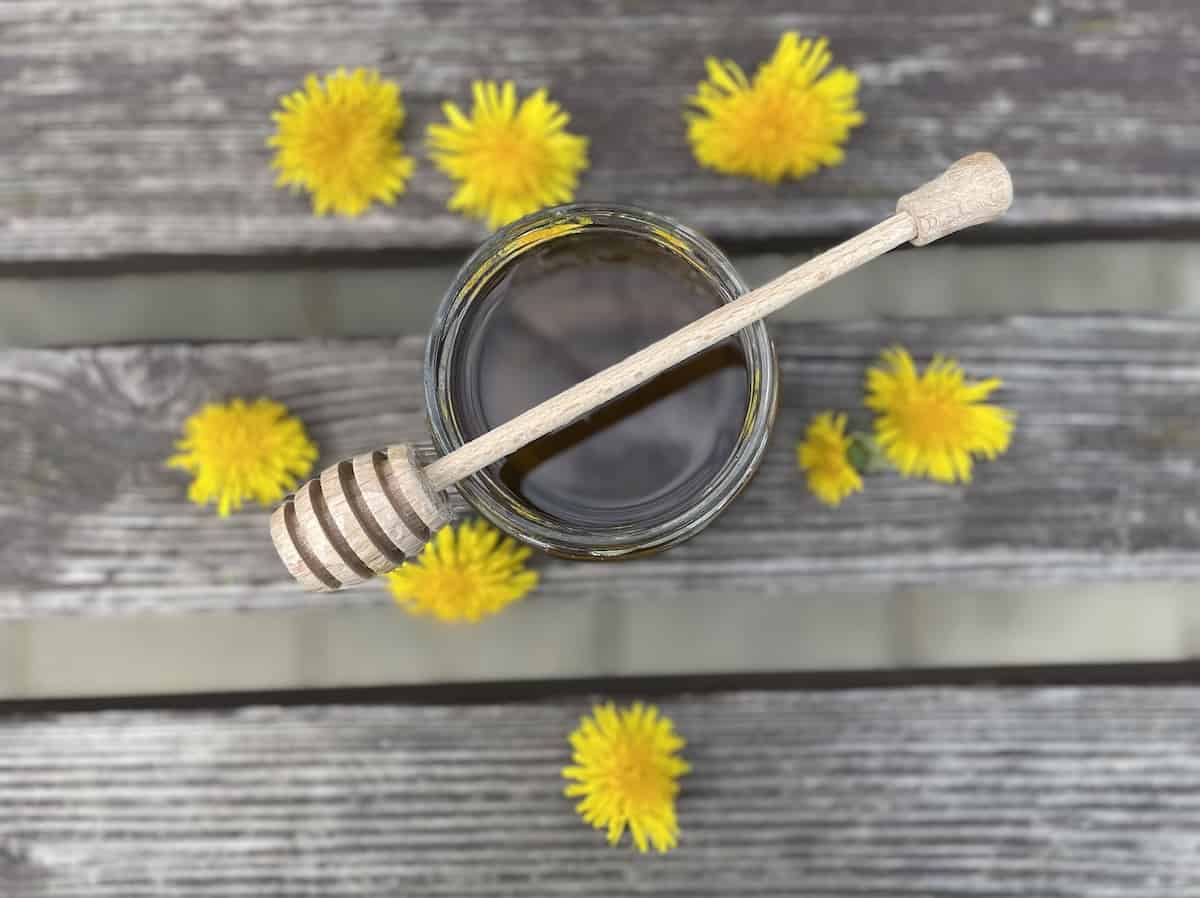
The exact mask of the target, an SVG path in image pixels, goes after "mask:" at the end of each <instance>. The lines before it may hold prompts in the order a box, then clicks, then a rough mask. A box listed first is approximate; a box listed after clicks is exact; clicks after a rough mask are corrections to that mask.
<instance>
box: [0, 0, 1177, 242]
mask: <svg viewBox="0 0 1200 898" xmlns="http://www.w3.org/2000/svg"><path fill="white" fill-rule="evenodd" d="M786 29H798V30H801V31H803V32H805V33H810V34H824V35H827V36H828V37H829V38H830V39H831V41H832V45H833V47H834V49H835V51H836V53H837V57H838V59H839V61H840V62H843V63H845V64H847V65H850V66H852V67H854V68H855V69H856V70H857V71H858V72H859V74H860V75H861V77H862V92H861V102H862V106H863V108H864V110H865V111H866V114H867V117H868V123H867V124H866V126H865V127H863V128H862V129H860V130H859V131H858V132H856V133H855V135H854V138H853V142H852V143H851V145H850V150H849V157H848V161H847V163H846V165H845V166H844V167H842V168H840V169H838V170H835V171H832V172H827V173H824V174H821V175H819V176H817V177H814V178H812V179H810V180H807V181H804V182H802V183H799V184H791V185H787V186H785V187H782V188H780V189H777V190H776V189H771V188H769V187H766V186H764V185H758V184H754V183H750V182H747V181H745V180H742V179H731V178H723V177H720V176H717V175H714V174H711V173H706V172H703V171H702V170H701V169H699V168H698V167H697V166H696V165H695V163H694V162H693V161H692V159H691V156H690V154H689V152H688V150H687V147H686V143H685V140H684V129H683V125H682V121H681V109H682V106H683V103H684V101H685V100H686V98H687V97H688V96H689V94H690V93H691V92H692V91H693V90H694V88H695V84H696V82H697V81H698V80H699V78H700V77H701V75H702V73H703V60H704V57H705V56H706V55H708V54H716V55H719V56H722V57H729V58H733V59H735V60H738V61H739V62H741V63H742V64H743V65H745V66H752V65H753V64H755V63H756V61H757V60H760V59H762V58H763V57H764V56H765V55H766V54H767V53H769V52H770V50H771V49H772V47H773V46H774V43H775V41H776V40H777V38H778V36H779V34H780V33H781V32H782V31H784V30H786ZM0 34H2V35H3V37H4V42H5V53H4V54H3V57H0V83H3V84H4V90H3V92H0V120H2V121H3V122H4V127H3V128H2V129H0V166H2V168H0V260H8V261H22V260H48V259H81V258H102V257H113V256H122V255H129V254H142V253H170V254H184V255H189V254H197V253H205V254H233V255H241V254H247V253H264V252H270V253H274V252H283V251H289V250H295V249H372V248H426V247H449V246H454V247H461V246H467V245H471V244H474V243H475V242H477V241H478V239H479V238H480V237H481V236H482V233H483V231H482V229H481V228H480V227H479V226H478V225H475V224H472V223H469V222H465V221H464V220H462V219H460V218H458V217H456V216H454V215H451V214H449V213H448V212H446V210H445V201H446V198H447V197H448V196H449V193H450V187H449V184H448V183H447V182H446V181H445V180H444V179H443V178H442V176H441V175H439V174H437V173H436V172H435V171H434V170H433V169H432V166H431V165H430V164H429V163H428V162H427V161H422V163H421V165H420V168H419V172H418V176H417V177H416V178H415V180H414V181H413V184H412V187H411V189H410V191H409V194H408V195H407V196H405V197H404V198H403V199H402V201H401V202H400V204H399V205H398V206H396V207H395V208H394V210H391V211H384V212H380V213H378V214H373V215H371V216H369V217H367V218H365V219H363V220H360V221H357V222H352V223H348V222H345V221H340V220H318V219H315V218H313V217H312V216H311V215H310V214H309V211H308V206H307V203H306V202H305V201H304V200H301V199H296V198H292V197H290V196H288V195H287V194H284V193H281V192H278V191H276V190H274V189H273V188H272V186H271V185H272V179H273V176H272V174H271V172H270V171H269V170H268V161H269V158H270V154H269V152H268V150H267V149H266V148H265V146H264V140H265V138H266V136H267V134H268V133H269V131H270V129H271V124H270V112H271V110H272V108H273V107H274V105H275V103H276V100H277V98H278V97H279V96H280V95H282V94H283V93H285V92H287V91H289V90H291V89H292V88H293V87H294V86H295V85H297V84H298V83H299V82H300V81H301V80H302V78H303V77H304V75H305V74H306V73H307V72H309V71H313V70H317V71H325V70H328V69H331V68H333V67H336V66H337V65H349V66H355V65H364V66H377V67H379V68H380V69H381V70H382V71H383V73H384V74H385V75H387V76H389V77H393V78H397V79H399V80H400V81H401V82H402V83H403V85H404V90H405V96H406V98H407V102H408V105H409V109H410V116H409V120H408V124H407V125H406V128H405V130H404V133H403V137H404V138H405V140H406V142H407V145H408V146H409V147H410V148H414V149H417V148H419V146H420V144H421V142H422V139H423V138H422V135H423V134H424V129H425V126H426V125H427V124H429V123H430V122H431V121H434V120H436V119H437V117H438V115H439V113H438V107H439V104H440V102H441V101H442V100H443V99H446V98H458V99H460V100H462V99H465V98H466V97H467V96H468V85H469V83H470V81H471V79H473V78H477V77H486V78H512V79H514V80H515V81H517V82H518V84H519V85H520V86H521V88H522V89H524V90H529V89H532V88H534V87H537V86H541V85H548V86H549V87H550V88H551V89H552V91H553V94H554V96H555V97H556V98H558V99H559V100H561V101H562V103H563V104H564V105H565V107H566V108H567V109H568V110H569V111H570V112H571V113H572V115H573V120H574V127H575V128H576V129H577V130H578V131H579V132H580V133H583V134H586V135H588V136H589V137H590V138H591V140H592V146H591V158H592V168H591V171H590V172H588V173H587V175H586V178H585V180H584V182H583V185H582V189H581V192H580V198H582V199H593V200H602V201H619V202H632V203H637V204H642V205H645V206H648V207H650V208H652V209H655V210H658V211H662V212H666V213H670V214H675V215H677V216H679V217H680V218H682V219H683V220H685V221H687V222H689V223H691V224H693V225H695V226H697V227H699V228H702V229H704V230H706V231H707V232H709V233H710V234H711V235H713V236H714V237H717V238H719V239H737V240H747V239H753V238H760V237H792V236H806V235H827V234H831V233H835V232H846V231H849V230H853V229H858V228H861V227H863V226H864V225H866V224H869V223H872V222H874V221H875V220H877V219H878V218H879V217H880V216H881V215H883V214H884V213H885V212H887V211H889V210H890V209H891V208H892V205H893V204H894V202H895V199H896V197H897V196H898V195H899V194H901V193H903V192H905V191H907V190H909V189H911V188H912V187H914V186H915V185H916V184H918V183H920V182H921V181H924V180H926V179H927V178H929V177H930V176H932V175H933V174H934V173H935V172H936V171H937V170H938V169H939V168H940V167H941V166H943V165H945V164H946V163H947V162H949V161H950V160H952V159H955V158H957V157H958V156H961V155H963V154H965V153H966V152H969V151H972V150H975V149H979V148H989V149H992V150H994V151H995V152H997V153H998V154H999V155H1000V156H1001V157H1002V158H1004V159H1005V160H1007V162H1008V163H1009V164H1010V165H1011V166H1012V169H1013V173H1014V175H1015V180H1016V184H1017V196H1018V200H1017V203H1016V205H1015V206H1014V207H1013V210H1012V213H1011V214H1010V215H1009V216H1008V217H1007V218H1006V219H1005V224H1004V226H1006V227H1023V226H1043V225H1056V226H1057V225H1063V226H1118V227H1125V226H1141V225H1162V224H1168V223H1184V224H1194V223H1195V222H1196V221H1197V219H1198V218H1200V180H1198V179H1197V178H1196V177H1195V172H1196V171H1197V170H1198V169H1200V79H1198V78H1197V77H1195V75H1196V72H1195V67H1194V63H1195V59H1196V58H1197V56H1198V55H1200V9H1198V8H1197V6H1196V4H1195V3H1194V0H1127V2H1123V3H1117V4H1114V3H1113V2H1111V0H1072V2H1068V3H1057V2H1051V0H1046V2H1045V3H1032V2H1015V0H1008V2H991V3H983V2H977V3H973V4H967V5H966V6H964V4H963V3H961V2H960V0H925V2H922V3H920V4H906V5H905V6H904V7H903V9H901V8H899V7H897V6H896V4H893V3H887V2H881V0H811V2H808V3H805V4H802V5H797V4H795V3H792V2H789V0H763V2H756V3H754V4H751V5H750V6H749V7H747V5H746V4H744V3H737V2H733V0H725V2H719V3H700V4H698V3H692V2H687V0H667V2H656V3H653V4H645V3H638V2H634V0H615V2H610V3H605V4H599V5H584V6H579V7H573V8H572V9H571V10H570V11H569V12H567V11H564V9H563V7H562V5H561V4H559V3H554V2H551V0H496V2H492V3H489V4H486V5H485V4H481V3H478V2H475V0H452V2H438V3H430V2H422V0H344V2H339V3H327V2H324V0H255V2H253V3H230V2H227V0H196V2H192V3H186V4H182V3H173V4H172V3H159V2H150V0H66V2H64V0H22V2H10V3H4V4H0Z"/></svg>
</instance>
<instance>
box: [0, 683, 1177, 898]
mask: <svg viewBox="0 0 1200 898" xmlns="http://www.w3.org/2000/svg"><path fill="white" fill-rule="evenodd" d="M660 705H661V707H662V708H663V710H664V711H665V712H666V713H668V714H669V715H671V716H672V717H673V718H674V720H675V722H676V724H677V726H678V728H679V730H680V732H681V733H682V734H683V735H684V737H685V738H686V739H687V740H688V743H689V744H688V746H687V748H686V749H685V752H684V754H685V757H686V758H687V759H688V760H689V761H690V762H691V763H692V765H693V767H694V772H693V773H692V774H691V775H690V776H689V777H687V778H686V779H685V780H684V781H683V791H682V794H681V797H680V799H679V805H678V809H679V816H680V822H681V826H682V835H681V843H680V848H679V849H678V850H677V851H676V852H674V853H672V854H669V855H665V856H658V855H647V856H638V855H637V854H636V853H635V852H633V851H632V850H631V849H630V847H629V846H628V845H625V846H622V847H620V848H618V849H610V848H608V847H607V846H605V844H604V839H603V834H602V833H599V832H596V831H594V830H591V829H590V828H587V827H585V826H584V825H583V824H581V823H580V822H578V820H577V819H576V818H575V816H574V814H573V812H572V809H571V802H569V801H568V800H567V799H565V798H563V797H562V795H561V787H562V780H561V778H560V775H559V771H560V769H561V767H562V766H563V764H564V763H566V762H567V760H568V750H567V743H566V735H567V733H568V732H570V730H571V729H572V728H573V727H574V726H575V724H576V723H577V721H578V717H579V715H580V714H582V713H585V712H586V711H587V709H588V708H589V707H590V703H589V702H588V701H585V700H583V699H578V700H563V701H556V702H553V703H542V704H510V705H503V706H492V707H453V708H447V707H424V708H414V707H387V706H376V707H344V706H343V707H336V706H335V707H325V708H321V707H298V708H292V709H279V708H267V707H263V708H249V709H245V710H240V711H235V712H190V713H188V712H184V713H171V712H133V713H117V712H110V713H87V714H76V715H64V716H60V717H48V718H31V719H24V720H23V719H19V718H9V719H6V720H0V894H3V895H4V896H5V898H50V896H70V895H81V896H82V895H86V896H89V898H101V896H114V898H142V896H145V898H164V896H175V895H196V896H218V895H219V896H225V898H232V896H242V895H246V896H249V895H254V896H264V895H272V896H274V895H279V896H297V895H311V896H321V898H335V896H351V895H354V896H364V895H380V896H382V895H388V896H394V895H421V896H434V895H455V896H465V895H480V896H484V895H486V896H493V898H500V896H514V898H515V896H521V898H526V896H530V895H545V896H556V895H576V896H583V895H590V896H612V898H616V896H628V895H674V896H721V898H726V896H730V895H745V896H767V895H772V896H779V895H804V896H823V898H835V896H837V898H840V896H845V898H851V896H854V898H863V896H880V898H883V896H887V898H899V896H913V898H917V896H919V898H968V896H978V898H983V896H988V898H999V896H1029V898H1053V896H1097V898H1099V896H1106V898H1113V896H1121V898H1164V896H1170V898H1188V896H1196V895H1200V848H1198V846H1200V788H1198V787H1200V691H1198V690H1197V689H1195V688H1141V689H1120V688H1084V689H1061V688H1059V689H1010V690H1004V689H978V690H972V689H947V690H930V689H907V690H895V691H882V692H877V691H861V692H853V691H852V692H777V693H769V692H768V693H764V692H747V693H731V694H725V695H715V696H708V697H699V698H677V699H668V700H665V701H662V702H660Z"/></svg>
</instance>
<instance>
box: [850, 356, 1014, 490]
mask: <svg viewBox="0 0 1200 898" xmlns="http://www.w3.org/2000/svg"><path fill="white" fill-rule="evenodd" d="M882 359H883V363H884V364H885V365H886V366H887V367H886V368H872V369H871V370H870V371H868V372H867V399H866V404H867V407H868V408H870V409H873V410H874V411H875V412H877V413H878V417H877V418H876V420H875V435H876V439H877V440H878V441H879V445H880V447H881V448H882V449H883V451H884V454H885V455H886V456H887V458H888V460H889V461H890V462H891V463H892V464H893V465H895V467H896V469H897V470H899V471H900V473H901V474H903V475H904V476H906V477H929V478H931V479H933V480H938V481H941V482H942V483H954V482H955V481H956V480H957V481H962V482H963V483H969V482H970V480H971V464H972V456H982V457H983V458H987V459H993V458H995V457H996V456H997V455H999V454H1000V453H1001V452H1004V451H1005V450H1006V449H1008V444H1009V440H1010V438H1011V437H1012V430H1013V420H1014V419H1015V417H1016V416H1015V415H1014V414H1013V412H1011V411H1009V410H1008V409H1004V408H999V407H997V406H994V405H982V404H981V403H982V401H983V400H984V399H986V398H987V397H988V396H990V395H991V394H992V392H993V391H994V390H995V389H996V388H997V387H999V386H1000V383H1001V382H1000V380H999V379H998V378H994V377H993V378H990V379H988V380H983V381H976V382H971V381H967V380H966V378H965V376H964V375H963V370H962V368H961V367H959V364H958V362H956V361H954V360H953V359H946V358H942V357H941V356H937V357H935V358H934V360H933V362H932V363H931V364H930V365H929V367H928V368H926V369H925V373H924V374H918V372H917V369H916V366H914V365H913V360H912V356H910V355H909V354H908V351H907V350H905V349H903V348H901V347H895V348H893V349H889V350H886V351H884V353H883V356H882Z"/></svg>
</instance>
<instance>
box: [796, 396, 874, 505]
mask: <svg viewBox="0 0 1200 898" xmlns="http://www.w3.org/2000/svg"><path fill="white" fill-rule="evenodd" d="M853 443H854V439H853V437H849V436H847V435H846V416H845V415H844V414H835V413H834V412H821V414H819V415H817V416H816V417H815V418H813V419H812V422H811V423H810V424H809V425H808V430H807V432H806V433H805V434H804V441H803V442H802V443H800V445H799V446H797V447H796V460H797V461H798V462H799V463H800V468H801V469H802V470H803V471H804V472H805V473H806V474H807V475H808V488H809V490H811V491H812V493H813V495H814V496H816V497H817V498H818V499H820V500H821V501H822V502H824V503H825V504H826V505H828V506H830V507H831V508H837V506H839V505H841V504H842V500H843V499H845V498H846V497H847V496H849V495H851V494H852V493H857V492H861V491H862V488H863V482H862V477H861V476H860V475H859V472H858V471H857V470H856V469H855V467H854V465H853V464H851V462H850V456H849V452H850V447H851V445H852V444H853Z"/></svg>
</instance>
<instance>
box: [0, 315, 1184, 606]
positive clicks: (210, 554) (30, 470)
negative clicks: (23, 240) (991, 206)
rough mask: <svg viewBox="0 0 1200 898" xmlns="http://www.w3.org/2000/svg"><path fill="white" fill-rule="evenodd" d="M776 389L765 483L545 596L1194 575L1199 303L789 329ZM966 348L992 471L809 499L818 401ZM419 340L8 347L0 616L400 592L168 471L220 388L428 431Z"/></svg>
mask: <svg viewBox="0 0 1200 898" xmlns="http://www.w3.org/2000/svg"><path fill="white" fill-rule="evenodd" d="M772 333H773V335H774V338H775V342H776V346H777V349H778V354H779V359H780V364H781V366H782V375H783V383H782V391H781V407H780V410H779V414H778V418H777V421H776V427H775V432H774V436H773V440H772V446H771V449H770V450H769V452H768V455H767V459H766V461H765V463H764V465H763V467H762V469H760V471H759V473H758V475H757V477H756V479H755V481H754V482H753V483H752V484H751V486H750V487H749V488H748V489H747V490H746V492H745V493H744V494H743V495H742V496H741V497H740V498H739V499H738V501H737V502H736V503H735V504H734V505H733V506H732V507H731V508H730V510H729V511H727V512H726V514H725V515H724V516H722V518H721V519H719V520H718V521H717V522H716V523H715V524H713V525H712V526H711V527H709V528H708V529H707V530H706V531H704V532H703V533H701V534H700V535H699V536H698V537H697V538H695V539H693V540H691V541H690V542H688V543H685V544H684V545H682V546H679V547H677V548H675V549H673V550H672V551H670V552H668V553H665V554H663V555H660V556H657V557H654V558H649V559H643V560H638V561H628V562H620V563H614V564H579V563H570V562H562V561H555V560H551V559H542V560H539V562H538V563H539V564H541V565H542V571H543V577H544V580H543V586H542V591H543V595H544V596H545V597H547V598H550V599H559V598H561V599H586V598H588V597H596V596H620V597H626V598H628V599H630V600H644V599H652V598H654V597H655V596H662V595H676V594H678V593H679V592H681V591H685V592H686V591H688V590H690V589H693V588H699V587H703V588H705V589H708V590H716V591H722V590H725V591H729V592H737V593H741V594H757V595H779V596H798V595H802V594H804V593H811V592H814V591H821V592H828V591H830V590H834V591H837V590H853V589H856V588H868V589H878V588H881V587H883V588H886V587H889V586H897V585H919V584H925V585H934V584H940V585H954V584H963V585H967V584H969V585H971V586H974V587H977V588H986V587H989V586H990V587H1007V586H1011V585H1013V584H1017V583H1033V584H1050V583H1063V582H1077V583H1081V582H1089V581H1090V582H1111V581H1115V580H1128V579H1141V580H1149V579H1162V580H1196V579H1198V578H1200V518H1198V517H1197V508H1198V507H1200V321H1196V320H1186V319H1172V318H1151V317H1132V316H1111V317H1105V316H1096V317H1088V316H1070V317H1023V318H1010V319H996V320H976V321H963V320H936V319H934V320H924V321H890V322H889V321H878V320H877V321H863V322H852V323H841V324H794V323H775V324H773V325H772ZM897 342H898V343H902V344H904V345H906V346H908V347H909V348H910V349H911V350H912V351H913V352H914V353H915V354H916V355H917V356H918V357H928V356H930V355H932V354H933V353H935V352H938V351H944V352H952V353H955V354H957V355H958V356H959V357H960V358H961V359H962V361H963V362H964V364H965V365H966V366H967V369H968V372H969V373H970V372H975V373H977V374H979V375H996V376H999V377H1002V378H1003V379H1004V380H1005V381H1006V384H1007V386H1006V387H1005V389H1004V390H1003V392H1002V393H1001V394H999V399H1000V401H1001V402H1003V403H1005V404H1006V405H1008V406H1009V407H1011V408H1014V409H1015V410H1016V411H1017V412H1018V414H1019V416H1020V417H1019V421H1018V424H1017V430H1016V437H1015V439H1014V443H1013V446H1012V449H1011V450H1010V452H1009V453H1008V454H1007V455H1006V456H1004V457H1003V458H1002V459H1001V460H999V461H996V462H994V463H991V464H985V465H981V466H980V467H979V468H978V469H977V477H976V481H975V483H974V484H972V485H971V486H969V487H965V488H964V487H947V486H942V485H937V484H932V483H927V482H924V481H905V480H902V479H900V478H898V477H895V476H885V477H883V478H880V479H878V480H872V481H871V482H870V483H869V484H868V487H869V488H868V490H867V492H865V493H864V494H862V495H861V496H858V497H855V498H853V499H852V500H851V501H848V502H847V503H846V504H845V505H844V506H843V507H842V508H841V509H838V510H836V511H833V510H828V509H826V508H824V507H823V506H821V505H820V504H818V503H817V502H816V501H815V500H814V499H813V498H812V497H811V496H810V495H809V494H808V492H807V490H806V488H805V485H804V481H803V478H802V476H801V474H800V472H799V471H798V470H797V468H796V462H795V454H794V446H795V444H796V442H797V440H798V439H799V438H800V436H801V434H802V433H803V430H804V427H805V426H806V424H807V421H808V419H809V417H810V416H811V415H812V414H813V413H814V412H816V411H818V410H820V409H823V408H830V407H833V408H843V409H849V410H855V409H858V412H857V413H856V414H857V415H858V420H859V421H860V422H862V423H863V424H864V425H865V424H866V423H867V422H868V421H869V419H868V418H866V417H865V416H864V415H863V412H862V410H861V401H862V392H861V389H862V388H861V384H862V381H863V377H864V372H865V370H866V367H867V366H868V365H869V364H870V363H871V361H873V359H874V358H875V357H876V356H877V353H878V351H879V350H880V348H882V347H885V346H888V345H891V344H893V343H897ZM421 353H422V341H420V340H418V339H416V338H404V339H400V340H397V341H391V340H344V341H329V342H284V343H250V344H210V345H205V346H181V345H154V346H127V347H103V348H89V349H70V350H6V351H3V352H0V454H2V455H3V458H4V459H5V464H4V465H3V467H0V569H3V570H4V572H5V576H4V578H3V583H2V584H0V617H8V618H14V617H29V616H38V615H54V614H92V615H101V614H126V613H135V612H143V611H152V612H162V613H172V612H184V611H199V610H230V609H262V608H269V607H275V608H278V607H293V606H309V605H314V604H315V605H321V606H324V605H326V604H327V603H329V602H330V601H336V602H340V603H344V604H347V605H369V604H377V603H386V602H387V601H389V599H388V598H387V596H386V593H385V592H384V590H383V589H382V587H380V586H379V585H378V584H368V585H366V586H364V587H361V588H359V589H356V590H348V591H344V592H341V593H339V594H338V595H337V597H336V598H331V597H329V596H320V595H312V594H307V593H304V592H302V591H301V590H299V589H298V588H297V587H295V586H294V584H292V583H291V582H290V580H289V578H288V577H287V575H286V573H285V572H284V570H283V567H282V565H281V564H280V563H279V561H278V559H277V558H276V556H275V554H274V550H273V549H272V547H271V543H270V539H269V536H268V532H267V517H268V513H267V512H266V511H265V510H264V511H259V510H247V511H245V512H243V513H239V514H236V515H234V516H233V517H231V518H228V519H224V520H222V519H219V518H218V517H217V516H216V514H215V513H214V511H213V510H212V509H211V508H210V509H199V508H195V507H193V506H191V505H189V504H188V503H187V502H186V501H185V498H184V494H185V485H186V482H187V478H186V475H183V474H181V473H179V472H174V471H168V470H165V469H164V467H163V464H162V463H163V460H164V459H165V458H166V457H167V455H168V454H170V451H171V445H172V441H173V440H174V439H175V438H176V436H177V434H178V432H179V429H180V426H181V422H182V421H183V419H184V418H185V417H186V416H187V415H188V414H189V413H190V412H192V411H193V410H194V409H195V408H197V407H198V406H199V405H200V404H201V403H202V402H204V401H206V400H209V399H214V398H223V397H227V396H230V395H244V396H255V395H259V394H265V395H269V396H272V397H274V398H276V399H278V400H280V401H282V402H285V403H287V405H288V406H290V407H291V408H292V410H293V411H294V412H295V413H296V414H297V415H299V416H300V417H301V419H302V420H303V421H305V423H306V424H307V425H308V427H309V429H310V432H311V434H312V436H313V438H314V439H315V440H316V441H317V443H318V445H319V446H320V447H321V449H322V451H323V457H322V459H321V461H320V464H322V465H323V464H325V463H328V462H332V461H335V460H336V459H338V458H344V457H349V456H350V455H353V454H355V453H357V452H361V451H364V450H367V449H369V448H371V447H374V446H379V445H386V444H387V443H389V442H392V441H397V440H406V439H407V440H414V439H416V440H419V439H422V438H423V437H424V436H425V429H424V412H423V404H422V399H421V394H420V378H421Z"/></svg>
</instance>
